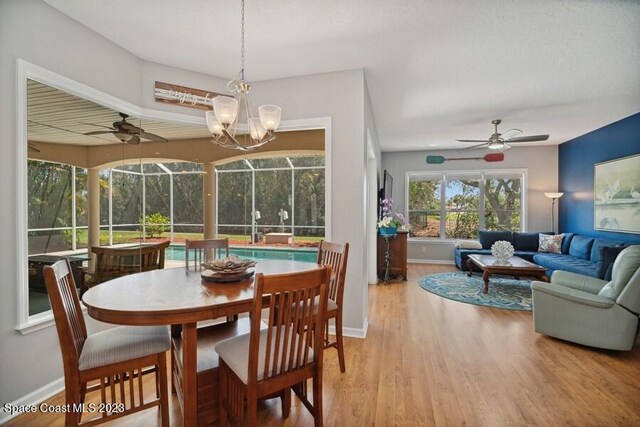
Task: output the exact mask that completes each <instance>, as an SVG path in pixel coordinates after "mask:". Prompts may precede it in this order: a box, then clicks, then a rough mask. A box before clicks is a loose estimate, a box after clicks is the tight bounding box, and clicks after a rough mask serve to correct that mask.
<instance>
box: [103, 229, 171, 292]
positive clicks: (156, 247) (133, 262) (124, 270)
mask: <svg viewBox="0 0 640 427" xmlns="http://www.w3.org/2000/svg"><path fill="white" fill-rule="evenodd" d="M169 243H170V242H169V241H168V240H166V241H164V242H160V243H157V244H152V245H143V246H136V247H133V248H131V247H125V248H111V247H106V246H93V247H92V248H91V252H92V253H94V254H95V255H96V263H95V266H96V267H95V272H94V274H93V278H92V280H91V282H92V283H93V284H94V285H96V284H99V283H102V282H105V281H107V280H111V279H115V278H116V277H122V276H126V275H128V274H133V273H140V272H142V271H151V270H161V269H163V268H164V260H165V253H164V252H165V249H167V247H169Z"/></svg>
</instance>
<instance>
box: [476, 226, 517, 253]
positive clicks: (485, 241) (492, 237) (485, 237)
mask: <svg viewBox="0 0 640 427" xmlns="http://www.w3.org/2000/svg"><path fill="white" fill-rule="evenodd" d="M478 240H479V241H480V244H481V245H482V249H491V246H493V244H494V243H495V242H497V241H498V240H506V241H507V242H509V243H512V241H511V232H510V231H486V230H480V231H478Z"/></svg>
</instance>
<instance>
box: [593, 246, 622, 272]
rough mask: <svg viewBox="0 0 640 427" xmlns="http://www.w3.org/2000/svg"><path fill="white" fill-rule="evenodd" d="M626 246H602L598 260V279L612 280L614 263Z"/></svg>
mask: <svg viewBox="0 0 640 427" xmlns="http://www.w3.org/2000/svg"><path fill="white" fill-rule="evenodd" d="M625 247H626V246H622V245H620V246H600V248H599V255H600V256H599V258H598V267H597V272H598V279H603V280H607V281H609V280H611V272H612V271H613V263H614V261H615V260H616V257H617V256H618V254H619V253H620V252H622V251H623V250H624V249H625Z"/></svg>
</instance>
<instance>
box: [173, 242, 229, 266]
mask: <svg viewBox="0 0 640 427" xmlns="http://www.w3.org/2000/svg"><path fill="white" fill-rule="evenodd" d="M190 254H193V256H191V255H190ZM223 254H224V255H223ZM228 256H229V239H227V238H225V239H203V240H189V239H187V240H186V241H185V242H184V264H185V268H186V269H187V270H188V269H189V266H190V265H191V261H193V264H194V268H195V269H199V268H201V264H202V263H203V262H207V261H210V260H213V259H217V258H223V257H228ZM191 258H193V259H191Z"/></svg>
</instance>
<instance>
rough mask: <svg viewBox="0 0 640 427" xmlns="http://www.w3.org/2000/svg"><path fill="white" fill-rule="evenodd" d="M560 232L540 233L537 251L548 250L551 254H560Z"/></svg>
mask: <svg viewBox="0 0 640 427" xmlns="http://www.w3.org/2000/svg"><path fill="white" fill-rule="evenodd" d="M561 249H562V234H558V235H553V236H551V235H548V234H541V235H540V242H539V243H538V251H540V252H549V253H552V254H560V253H562V251H561Z"/></svg>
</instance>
